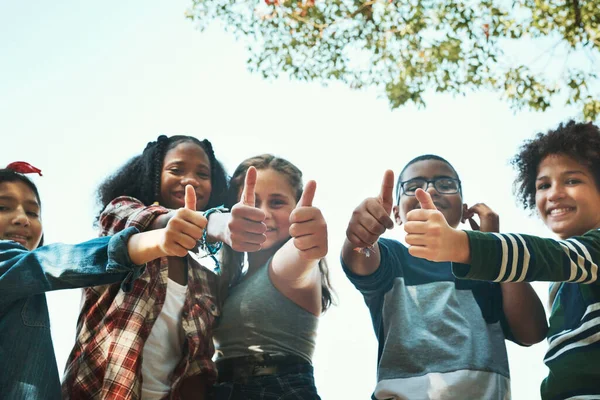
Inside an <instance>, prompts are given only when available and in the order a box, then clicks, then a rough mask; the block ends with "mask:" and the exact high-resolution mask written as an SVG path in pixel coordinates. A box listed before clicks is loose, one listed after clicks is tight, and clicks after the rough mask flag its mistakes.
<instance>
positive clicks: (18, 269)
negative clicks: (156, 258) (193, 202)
mask: <svg viewBox="0 0 600 400" xmlns="http://www.w3.org/2000/svg"><path fill="white" fill-rule="evenodd" d="M137 232H138V231H137V229H135V228H129V229H126V230H124V231H122V232H120V233H119V234H117V235H115V236H113V237H112V238H111V237H103V238H98V239H93V240H90V241H88V242H84V243H81V244H77V245H66V244H51V245H47V246H43V247H40V248H39V249H36V250H34V251H28V250H27V249H25V248H24V247H23V246H21V245H19V244H17V243H15V242H12V241H7V240H1V241H0V398H1V399H10V400H22V399H23V400H37V399H40V400H42V399H43V400H55V399H56V400H60V398H61V393H60V381H59V378H58V368H57V366H56V358H55V355H54V348H53V346H52V337H51V335H50V317H49V315H48V305H47V303H46V295H45V292H48V291H51V290H58V289H67V288H78V287H84V286H95V285H104V284H108V283H114V282H119V281H123V280H125V282H129V281H130V279H135V278H136V277H137V276H139V274H140V273H141V268H137V267H136V266H134V265H133V264H131V260H130V259H129V255H128V253H127V241H128V239H129V237H130V236H131V235H133V234H134V233H137ZM125 282H124V284H125Z"/></svg>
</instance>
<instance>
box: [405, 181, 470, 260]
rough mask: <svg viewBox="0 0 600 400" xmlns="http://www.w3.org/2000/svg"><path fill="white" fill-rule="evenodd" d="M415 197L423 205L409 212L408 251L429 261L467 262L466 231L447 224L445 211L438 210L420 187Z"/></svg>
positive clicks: (429, 196)
mask: <svg viewBox="0 0 600 400" xmlns="http://www.w3.org/2000/svg"><path fill="white" fill-rule="evenodd" d="M415 196H416V197H417V200H418V201H419V203H420V205H421V209H416V210H412V211H410V212H408V214H406V219H407V222H406V223H405V224H404V230H405V231H406V233H407V235H406V239H405V240H406V243H408V244H409V245H410V247H409V248H408V252H409V253H410V254H411V255H413V256H415V257H420V258H425V259H427V260H430V261H454V262H463V263H465V262H467V261H468V259H469V239H468V237H467V234H466V233H465V232H463V231H460V230H457V229H454V228H452V227H451V226H450V225H448V222H447V221H446V218H445V217H444V214H442V213H441V212H440V211H438V210H437V208H436V207H435V204H433V200H432V199H431V195H430V194H429V193H427V192H426V191H424V190H423V189H417V191H416V192H415Z"/></svg>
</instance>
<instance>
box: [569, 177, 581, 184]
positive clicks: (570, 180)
mask: <svg viewBox="0 0 600 400" xmlns="http://www.w3.org/2000/svg"><path fill="white" fill-rule="evenodd" d="M565 183H566V184H567V185H577V184H578V183H581V180H580V179H577V178H569V179H567V180H566V182H565Z"/></svg>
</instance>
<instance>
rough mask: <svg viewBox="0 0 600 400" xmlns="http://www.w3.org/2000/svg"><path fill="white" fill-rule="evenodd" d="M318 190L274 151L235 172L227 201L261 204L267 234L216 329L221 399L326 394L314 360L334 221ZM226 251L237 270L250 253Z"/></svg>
mask: <svg viewBox="0 0 600 400" xmlns="http://www.w3.org/2000/svg"><path fill="white" fill-rule="evenodd" d="M244 179H245V182H244ZM315 189H316V183H315V182H314V181H309V182H308V183H307V184H306V187H305V189H304V192H303V191H302V172H300V170H299V169H298V168H296V167H295V166H294V165H293V164H292V163H290V162H289V161H287V160H284V159H281V158H277V157H274V156H272V155H269V154H265V155H260V156H257V157H252V158H249V159H247V160H246V161H244V162H242V163H241V164H240V165H239V166H238V167H237V169H236V170H235V172H234V174H233V176H232V178H231V182H230V188H229V196H228V204H234V203H238V202H239V203H243V204H245V205H250V206H256V207H257V208H258V209H260V210H262V211H263V212H264V216H265V223H266V225H267V240H266V241H265V242H264V243H263V245H262V248H261V250H260V251H258V252H255V253H250V254H248V264H247V267H248V268H247V271H246V273H245V274H244V275H242V276H241V277H239V279H238V282H237V284H236V285H235V286H233V287H232V288H231V289H230V293H229V296H228V297H227V300H226V301H225V305H224V306H223V315H222V317H221V320H220V321H219V324H218V325H217V328H216V329H215V332H214V335H215V344H216V347H217V368H218V370H219V382H220V383H219V384H218V385H216V386H215V388H214V399H216V400H220V399H250V400H252V399H257V400H258V399H267V398H269V399H271V398H273V399H283V398H286V399H287V398H290V399H291V398H294V399H319V398H320V397H319V396H318V394H317V390H316V388H315V384H314V377H313V367H312V362H311V360H312V355H313V351H314V348H315V337H316V331H317V324H318V317H319V316H320V315H321V313H322V312H323V311H325V310H326V309H327V307H328V306H329V305H330V303H331V288H330V286H329V280H328V271H327V267H326V265H325V262H324V259H323V258H324V257H325V255H326V254H327V224H326V223H325V220H324V218H323V216H322V215H321V212H320V211H319V209H318V208H316V207H313V206H312V199H313V196H314V194H315ZM239 203H238V204H236V206H234V208H235V207H238V205H239ZM224 255H225V261H224V262H225V263H226V265H229V267H230V269H234V268H237V269H238V270H241V268H242V265H243V263H244V253H238V252H233V251H231V250H230V249H226V253H224Z"/></svg>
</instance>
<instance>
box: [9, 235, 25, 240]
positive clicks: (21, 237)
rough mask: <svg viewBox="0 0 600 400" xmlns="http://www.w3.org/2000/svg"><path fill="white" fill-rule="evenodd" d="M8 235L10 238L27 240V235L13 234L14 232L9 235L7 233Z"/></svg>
mask: <svg viewBox="0 0 600 400" xmlns="http://www.w3.org/2000/svg"><path fill="white" fill-rule="evenodd" d="M6 236H7V237H9V238H11V239H21V240H27V236H21V235H13V234H9V235H6Z"/></svg>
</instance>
